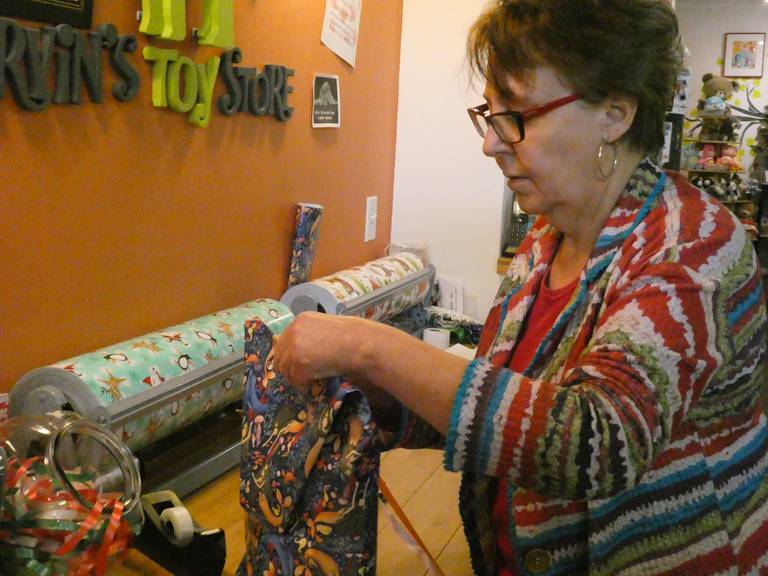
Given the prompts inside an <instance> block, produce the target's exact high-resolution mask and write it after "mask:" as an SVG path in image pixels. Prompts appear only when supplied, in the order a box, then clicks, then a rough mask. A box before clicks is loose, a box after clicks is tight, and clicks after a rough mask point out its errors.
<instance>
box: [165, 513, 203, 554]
mask: <svg viewBox="0 0 768 576" xmlns="http://www.w3.org/2000/svg"><path fill="white" fill-rule="evenodd" d="M160 521H161V522H162V523H163V529H164V530H165V533H166V534H167V535H168V539H169V540H170V541H171V543H172V544H173V545H174V546H178V547H179V548H183V547H184V546H186V545H187V544H189V543H190V542H192V537H193V536H194V535H195V526H194V523H193V522H192V515H191V514H190V513H189V510H187V509H186V508H184V506H174V507H173V508H166V509H165V510H163V511H162V513H161V514H160Z"/></svg>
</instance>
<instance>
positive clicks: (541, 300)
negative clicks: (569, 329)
mask: <svg viewBox="0 0 768 576" xmlns="http://www.w3.org/2000/svg"><path fill="white" fill-rule="evenodd" d="M548 281H549V275H547V278H546V279H545V280H544V282H542V285H541V289H540V290H539V293H538V294H537V295H536V299H535V300H534V301H533V305H532V306H531V309H530V311H529V312H528V318H527V319H526V324H525V327H524V328H523V335H522V337H521V338H520V340H519V342H518V344H517V347H516V348H515V352H514V354H513V355H512V361H511V362H510V363H509V369H510V370H512V371H513V372H523V371H524V370H525V369H526V368H528V365H529V364H530V363H531V360H533V356H534V354H536V350H537V349H538V347H539V344H540V343H541V341H542V340H543V339H544V337H545V336H546V335H547V333H548V332H549V330H550V329H551V328H552V326H554V325H555V321H556V320H557V317H558V316H560V312H562V311H563V310H564V309H565V306H566V305H567V304H568V300H570V298H571V294H573V291H574V289H575V288H576V286H577V285H578V283H579V279H578V278H576V279H575V280H574V281H573V282H570V283H569V284H567V285H566V286H563V287H562V288H558V289H556V290H552V289H551V288H548V287H547V286H546V284H547V282H548ZM507 488H508V482H507V481H506V480H500V481H499V492H498V493H497V494H496V500H495V501H494V503H493V510H492V511H491V522H492V523H493V530H494V532H495V533H496V545H497V546H498V548H499V551H500V552H501V555H500V557H499V559H498V560H499V562H498V576H514V575H515V574H516V571H514V568H513V567H514V566H515V551H514V550H513V548H512V545H511V543H510V541H509V530H508V528H509V516H508V514H507Z"/></svg>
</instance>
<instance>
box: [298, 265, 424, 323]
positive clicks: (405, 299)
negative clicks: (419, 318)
mask: <svg viewBox="0 0 768 576" xmlns="http://www.w3.org/2000/svg"><path fill="white" fill-rule="evenodd" d="M423 269H424V263H423V262H422V260H421V258H419V257H418V256H416V255H415V254H412V253H410V252H400V253H398V254H395V255H393V256H386V257H384V258H379V259H378V260H373V261H372V262H368V263H367V264H365V265H363V266H356V267H354V268H349V269H348V270H342V271H341V272H337V273H336V274H332V275H330V276H324V277H322V278H318V279H317V280H313V281H312V284H315V285H317V286H320V287H321V288H324V289H325V290H327V291H328V292H329V293H330V294H331V295H333V296H334V297H335V298H336V299H337V300H338V301H339V302H349V301H351V300H354V299H355V298H359V297H361V296H364V295H366V294H369V293H371V292H373V291H374V290H377V289H378V288H382V287H384V286H387V285H388V284H393V283H395V282H397V281H398V280H402V279H403V278H405V277H406V276H408V275H410V274H413V273H414V272H418V271H419V270H423ZM429 289H430V282H429V280H426V279H425V280H424V281H423V282H419V283H418V284H417V285H415V286H413V287H411V288H410V289H409V290H406V291H404V292H401V293H400V294H398V295H397V296H395V297H394V298H390V299H387V300H386V301H384V302H381V303H379V304H375V305H373V306H371V307H370V308H367V309H366V310H364V311H363V313H362V314H361V316H363V317H364V318H368V319H371V320H383V319H386V318H392V317H393V316H396V315H397V314H400V313H401V312H403V311H405V310H406V309H408V308H410V307H411V306H413V305H414V304H417V303H419V302H421V301H422V300H424V298H426V297H427V294H429Z"/></svg>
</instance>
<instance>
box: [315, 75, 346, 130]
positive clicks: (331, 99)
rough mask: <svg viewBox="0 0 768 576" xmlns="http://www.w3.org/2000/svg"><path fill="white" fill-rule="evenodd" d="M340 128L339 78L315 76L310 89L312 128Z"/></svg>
mask: <svg viewBox="0 0 768 576" xmlns="http://www.w3.org/2000/svg"><path fill="white" fill-rule="evenodd" d="M339 126H341V93H340V92H339V77H338V76H332V75H330V74H315V81H314V83H313V88H312V128H338V127H339Z"/></svg>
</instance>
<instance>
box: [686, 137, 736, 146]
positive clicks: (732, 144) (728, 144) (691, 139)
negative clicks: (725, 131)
mask: <svg viewBox="0 0 768 576" xmlns="http://www.w3.org/2000/svg"><path fill="white" fill-rule="evenodd" d="M683 142H694V143H696V144H724V145H727V146H736V145H737V142H728V140H699V139H698V138H683Z"/></svg>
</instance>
